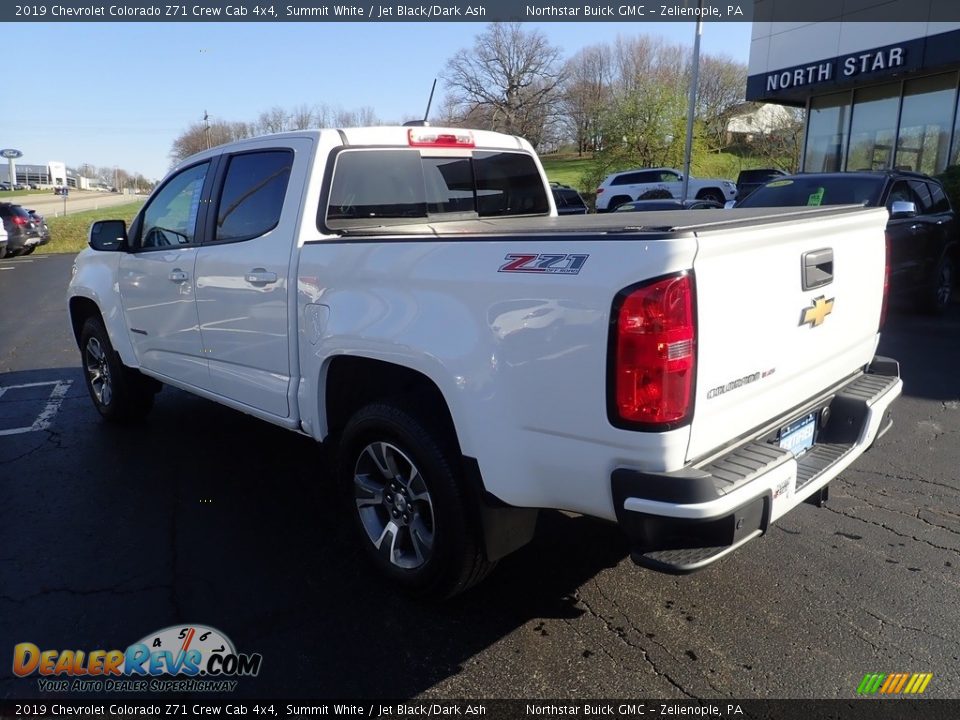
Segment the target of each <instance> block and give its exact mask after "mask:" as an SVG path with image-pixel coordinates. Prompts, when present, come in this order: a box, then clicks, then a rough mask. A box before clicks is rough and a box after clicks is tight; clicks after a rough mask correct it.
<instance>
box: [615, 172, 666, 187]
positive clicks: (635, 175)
mask: <svg viewBox="0 0 960 720" xmlns="http://www.w3.org/2000/svg"><path fill="white" fill-rule="evenodd" d="M647 182H655V180H654V178H653V177H652V176H651V175H650V173H646V172H632V173H624V174H623V175H617V176H616V177H615V178H614V179H613V182H612V183H610V184H611V185H639V184H640V183H647Z"/></svg>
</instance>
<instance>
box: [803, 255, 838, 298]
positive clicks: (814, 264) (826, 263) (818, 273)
mask: <svg viewBox="0 0 960 720" xmlns="http://www.w3.org/2000/svg"><path fill="white" fill-rule="evenodd" d="M832 282H833V248H822V249H820V250H813V251H811V252H808V253H804V254H803V269H802V276H801V286H802V287H803V289H804V290H813V289H814V288H818V287H823V286H824V285H829V284H830V283H832Z"/></svg>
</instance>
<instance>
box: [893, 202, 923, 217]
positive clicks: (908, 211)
mask: <svg viewBox="0 0 960 720" xmlns="http://www.w3.org/2000/svg"><path fill="white" fill-rule="evenodd" d="M916 214H917V204H916V203H914V202H910V201H909V200H894V201H893V205H891V206H890V217H892V218H908V217H913V216H914V215H916Z"/></svg>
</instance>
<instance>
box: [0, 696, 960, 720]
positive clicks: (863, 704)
mask: <svg viewBox="0 0 960 720" xmlns="http://www.w3.org/2000/svg"><path fill="white" fill-rule="evenodd" d="M218 716H224V717H230V718H245V719H246V720H260V718H301V719H309V718H333V717H337V718H362V719H363V720H408V719H409V718H428V717H429V718H477V719H480V718H482V719H483V720H488V719H489V720H501V719H503V720H514V719H515V718H526V719H530V720H551V719H553V718H571V717H572V718H581V719H582V718H590V719H595V718H714V719H716V718H724V719H727V718H729V719H730V720H736V719H737V718H743V719H744V720H904V719H909V720H914V719H916V720H955V718H958V717H960V699H957V700H934V699H930V700H918V699H903V698H889V699H888V698H882V699H881V698H858V699H850V700H666V701H665V700H639V699H633V700H372V701H371V700H329V699H324V700H276V699H272V700H271V699H266V700H246V699H242V700H241V699H238V700H232V699H224V700H209V699H200V700H185V699H183V698H182V697H177V698H170V699H163V700H123V699H117V698H115V697H113V698H87V699H83V700H74V699H64V700H57V699H50V698H43V699H36V700H0V718H23V719H24V720H27V719H33V720H40V719H41V718H60V717H70V718H147V717H164V718H176V717H182V718H199V717H203V718H215V717H218Z"/></svg>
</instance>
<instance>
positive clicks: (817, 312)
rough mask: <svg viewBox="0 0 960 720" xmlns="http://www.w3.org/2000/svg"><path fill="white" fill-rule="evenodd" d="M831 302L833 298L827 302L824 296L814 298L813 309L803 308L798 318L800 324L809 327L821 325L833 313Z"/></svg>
mask: <svg viewBox="0 0 960 720" xmlns="http://www.w3.org/2000/svg"><path fill="white" fill-rule="evenodd" d="M833 300H834V298H830V299H829V300H827V299H826V296H825V295H821V296H820V297H818V298H815V299H814V301H813V307H808V308H804V310H803V314H802V315H801V316H800V324H801V325H809V326H810V327H817V326H818V325H822V324H823V321H824V320H825V319H826V317H827V315H829V314H830V313H832V312H833Z"/></svg>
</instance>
